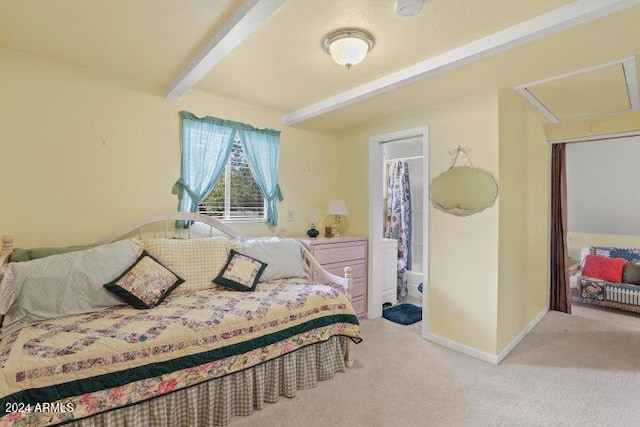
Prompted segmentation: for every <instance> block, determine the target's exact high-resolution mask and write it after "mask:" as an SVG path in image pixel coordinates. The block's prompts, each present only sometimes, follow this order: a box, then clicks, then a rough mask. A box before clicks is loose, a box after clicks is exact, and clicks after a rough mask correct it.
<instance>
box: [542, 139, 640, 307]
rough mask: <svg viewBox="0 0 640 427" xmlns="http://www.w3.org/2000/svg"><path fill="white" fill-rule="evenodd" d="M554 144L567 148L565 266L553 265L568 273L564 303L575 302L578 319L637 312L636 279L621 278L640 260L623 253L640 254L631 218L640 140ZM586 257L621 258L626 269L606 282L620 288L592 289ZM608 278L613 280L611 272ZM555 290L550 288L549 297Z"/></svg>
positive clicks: (637, 200) (636, 200) (637, 203)
mask: <svg viewBox="0 0 640 427" xmlns="http://www.w3.org/2000/svg"><path fill="white" fill-rule="evenodd" d="M552 143H566V148H565V153H566V154H565V164H566V166H565V171H566V201H565V206H566V211H565V215H566V221H567V229H566V233H567V234H566V246H565V252H566V253H567V262H568V263H567V264H566V265H564V266H563V265H562V264H563V263H556V264H555V265H556V268H566V270H567V271H568V272H569V281H568V283H567V284H566V287H567V290H568V291H569V295H568V299H569V300H573V304H572V305H573V310H576V309H578V313H579V315H580V316H583V315H585V313H589V312H593V313H596V314H598V315H601V313H603V312H602V310H605V311H608V315H609V316H615V315H617V314H627V315H628V314H629V312H637V311H640V304H637V306H636V301H635V300H636V299H639V297H640V291H638V290H637V289H636V288H635V286H634V285H635V283H633V281H634V280H636V279H634V278H629V277H625V276H626V270H627V265H626V264H630V265H632V266H633V265H634V264H636V263H637V262H638V261H640V255H639V256H638V257H636V256H635V253H636V250H634V249H627V248H635V249H638V248H640V226H639V225H638V221H637V216H636V215H635V214H634V212H637V210H638V209H640V197H639V196H637V191H636V188H635V184H634V183H635V181H636V178H635V175H636V173H635V169H636V166H635V163H636V160H635V159H636V158H637V157H638V156H639V155H640V135H638V134H637V133H629V134H617V135H615V134H614V135H603V136H599V137H589V138H580V139H573V140H564V141H552ZM552 179H553V177H552ZM552 196H553V195H552ZM552 247H553V246H552ZM553 253H554V252H553V250H552V254H553ZM587 255H595V256H596V258H598V259H602V257H605V258H616V259H620V258H624V259H625V260H626V261H627V263H626V264H625V265H624V266H623V265H618V266H617V268H618V269H620V268H622V270H621V271H620V275H621V277H619V278H615V279H613V278H612V279H610V280H605V281H604V282H611V283H616V284H618V283H619V284H620V285H615V286H610V285H607V284H606V283H604V282H603V283H595V284H592V283H591V279H589V278H588V277H586V276H589V277H595V278H596V279H600V277H598V276H595V275H594V276H592V274H591V273H588V274H586V275H584V274H583V272H584V271H585V270H584V267H585V257H586V256H587ZM592 261H594V262H595V261H596V260H592ZM552 265H553V259H552ZM554 271H555V272H557V271H558V270H554ZM610 273H611V274H613V270H611V271H610ZM623 273H624V274H623ZM597 274H600V273H597ZM556 275H557V274H556ZM585 277H586V278H585ZM602 279H604V278H602ZM630 280H631V282H629V281H630ZM637 280H640V279H637ZM600 282H601V281H600ZM627 282H628V283H631V284H632V285H628V284H626V283H627ZM638 284H640V282H638ZM592 285H593V286H592ZM554 289H556V288H554V287H553V286H552V287H551V291H552V292H551V294H552V295H554ZM636 293H637V294H638V296H636ZM552 306H553V304H552ZM579 307H581V308H579ZM552 308H553V307H552ZM593 309H595V310H596V311H593ZM574 314H576V313H575V312H574Z"/></svg>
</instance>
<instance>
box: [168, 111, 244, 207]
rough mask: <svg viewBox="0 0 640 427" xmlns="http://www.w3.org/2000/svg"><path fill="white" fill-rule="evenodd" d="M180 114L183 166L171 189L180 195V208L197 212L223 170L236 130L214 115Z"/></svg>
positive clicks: (184, 112) (185, 112)
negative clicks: (199, 116) (200, 116)
mask: <svg viewBox="0 0 640 427" xmlns="http://www.w3.org/2000/svg"><path fill="white" fill-rule="evenodd" d="M180 117H181V119H182V166H181V172H180V179H179V180H178V181H176V183H175V184H174V185H173V191H172V192H173V194H176V195H177V196H178V199H179V202H178V211H180V212H196V211H197V210H198V204H199V203H200V202H201V201H202V200H203V199H204V198H205V197H206V196H207V195H208V194H209V193H210V192H211V190H213V187H214V186H215V185H216V183H217V182H218V180H219V179H220V176H221V175H222V172H224V168H225V165H226V164H227V161H228V160H229V156H230V155H231V147H232V146H233V139H234V136H235V133H236V130H235V128H234V127H233V126H229V123H228V121H226V120H221V119H217V118H215V117H204V118H198V117H196V116H194V115H193V114H191V113H189V112H187V111H181V112H180Z"/></svg>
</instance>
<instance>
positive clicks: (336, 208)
mask: <svg viewBox="0 0 640 427" xmlns="http://www.w3.org/2000/svg"><path fill="white" fill-rule="evenodd" d="M327 214H329V215H349V210H348V209H347V204H346V203H345V202H344V200H338V199H337V200H332V201H331V203H329V207H327Z"/></svg>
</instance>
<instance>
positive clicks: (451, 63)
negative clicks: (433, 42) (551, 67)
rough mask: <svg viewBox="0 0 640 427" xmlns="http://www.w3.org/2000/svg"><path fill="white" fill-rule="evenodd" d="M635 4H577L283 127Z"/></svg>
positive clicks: (360, 89) (297, 114) (294, 117)
mask: <svg viewBox="0 0 640 427" xmlns="http://www.w3.org/2000/svg"><path fill="white" fill-rule="evenodd" d="M638 4H640V0H577V1H574V2H573V3H570V4H568V5H566V6H563V7H560V8H557V9H554V10H552V11H550V12H547V13H544V14H542V15H539V16H537V17H535V18H532V19H530V20H528V21H524V22H521V23H519V24H516V25H514V26H512V27H509V28H506V29H504V30H501V31H498V32H496V33H493V34H490V35H488V36H486V37H483V38H480V39H478V40H474V41H472V42H470V43H467V44H465V45H462V46H460V47H457V48H455V49H452V50H450V51H448V52H445V53H443V54H440V55H437V56H434V57H432V58H429V59H427V60H424V61H422V62H419V63H417V64H414V65H412V66H410V67H407V68H405V69H402V70H400V71H397V72H395V73H392V74H388V75H386V76H384V77H381V78H379V79H376V80H373V81H371V82H369V83H365V84H363V85H361V86H357V87H355V88H353V89H350V90H347V91H345V92H342V93H340V94H338V95H334V96H332V97H329V98H326V99H323V100H322V101H319V102H316V103H314V104H311V105H307V106H305V107H302V108H299V109H297V110H294V111H292V112H290V113H287V114H285V115H283V116H282V117H281V121H282V123H283V124H286V125H291V124H294V123H298V122H301V121H304V120H307V119H310V118H312V117H316V116H319V115H322V114H325V113H328V112H330V111H333V110H336V109H339V108H342V107H344V106H347V105H350V104H353V103H356V102H358V101H362V100H365V99H368V98H371V97H373V96H376V95H379V94H382V93H385V92H388V91H390V90H393V89H396V88H399V87H402V86H405V85H408V84H410V83H413V82H415V81H417V80H421V79H424V78H426V77H429V76H433V75H435V74H439V73H442V72H445V71H448V70H451V69H453V68H455V67H459V66H462V65H465V64H468V63H471V62H473V61H476V60H478V59H481V58H484V57H487V56H490V55H492V54H495V53H498V52H502V51H505V50H507V49H510V48H512V47H515V46H519V45H521V44H524V43H527V42H529V41H532V40H536V39H539V38H542V37H545V36H548V35H551V34H554V33H557V32H559V31H562V30H565V29H567V28H571V27H573V26H576V25H579V24H583V23H585V22H589V21H593V20H595V19H597V18H601V17H603V16H606V15H608V14H611V13H614V12H617V11H620V10H623V9H626V8H628V7H631V6H635V5H638Z"/></svg>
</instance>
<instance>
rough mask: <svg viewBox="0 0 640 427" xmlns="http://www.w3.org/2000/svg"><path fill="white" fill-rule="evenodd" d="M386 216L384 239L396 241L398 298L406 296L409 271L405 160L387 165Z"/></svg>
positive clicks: (408, 192) (408, 190)
mask: <svg viewBox="0 0 640 427" xmlns="http://www.w3.org/2000/svg"><path fill="white" fill-rule="evenodd" d="M388 165H389V169H388V180H387V183H388V185H387V215H386V220H385V224H384V237H386V238H390V239H397V240H398V260H399V261H400V262H399V264H402V265H398V297H399V298H405V297H406V296H407V270H411V191H410V189H409V165H408V164H407V162H406V161H405V160H393V161H391V162H390V163H389V164H388Z"/></svg>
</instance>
